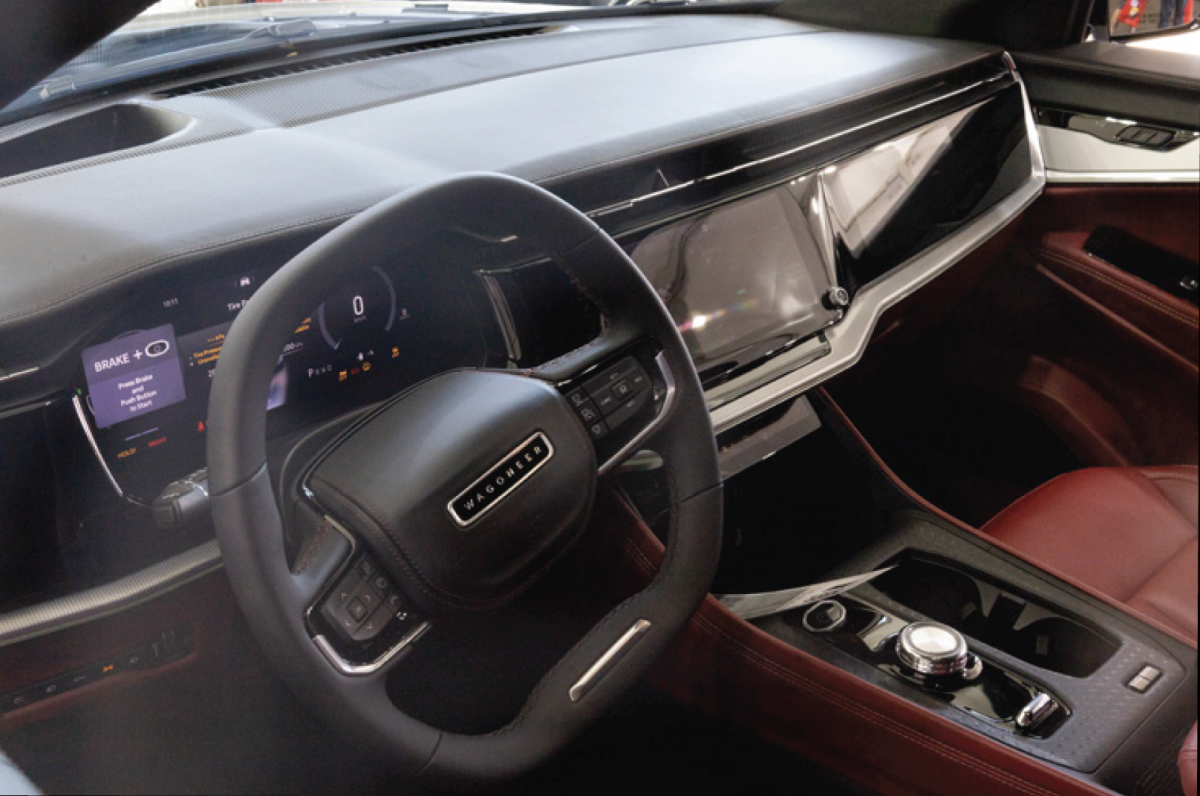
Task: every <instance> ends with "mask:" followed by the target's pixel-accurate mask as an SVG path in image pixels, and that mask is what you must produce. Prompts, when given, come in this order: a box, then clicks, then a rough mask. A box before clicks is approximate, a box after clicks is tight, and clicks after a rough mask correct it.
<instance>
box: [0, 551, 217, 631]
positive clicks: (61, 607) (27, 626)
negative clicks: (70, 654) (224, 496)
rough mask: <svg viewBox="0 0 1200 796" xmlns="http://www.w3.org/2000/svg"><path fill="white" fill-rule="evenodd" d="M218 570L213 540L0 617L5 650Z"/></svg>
mask: <svg viewBox="0 0 1200 796" xmlns="http://www.w3.org/2000/svg"><path fill="white" fill-rule="evenodd" d="M220 568H221V550H220V548H219V547H218V546H217V542H216V540H215V539H214V540H213V541H211V542H206V543H205V544H202V545H199V546H198V547H193V548H192V549H191V550H188V551H187V552H184V553H180V554H179V555H177V556H174V557H173V558H168V559H167V560H166V561H163V562H162V563H160V564H155V565H154V566H152V567H147V568H146V569H143V570H141V571H140V572H135V573H134V574H132V575H128V576H126V577H124V578H121V579H120V580H115V581H113V582H112V583H108V584H105V585H103V586H97V587H96V588H94V589H88V590H87V591H81V592H79V593H78V594H71V595H67V596H65V597H60V598H58V599H56V600H50V601H49V602H45V603H40V604H38V605H30V606H28V607H25V608H18V609H17V610H15V611H12V612H10V613H7V614H3V615H0V647H7V646H9V645H12V644H18V643H20V642H22V641H28V640H29V639H32V638H37V637H38V636H44V635H47V634H49V633H54V632H56V631H59V630H65V629H66V628H69V627H74V626H75V625H81V624H84V623H86V622H91V621H93V620H96V619H101V618H103V617H106V616H111V615H112V614H115V613H118V612H120V611H123V610H126V609H128V608H132V607H133V606H135V605H139V604H141V603H144V602H147V601H149V600H152V599H154V598H155V597H159V596H161V595H163V594H166V593H167V592H170V591H173V590H175V589H177V588H179V587H180V586H183V585H185V584H187V583H190V582H192V581H194V580H196V579H197V578H200V577H202V576H204V575H207V574H208V573H210V572H214V571H216V570H218V569H220Z"/></svg>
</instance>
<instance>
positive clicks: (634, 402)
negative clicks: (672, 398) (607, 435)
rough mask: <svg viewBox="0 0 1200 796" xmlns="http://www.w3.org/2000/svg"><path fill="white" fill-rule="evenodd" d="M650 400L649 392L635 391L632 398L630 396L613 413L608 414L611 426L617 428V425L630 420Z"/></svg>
mask: <svg viewBox="0 0 1200 796" xmlns="http://www.w3.org/2000/svg"><path fill="white" fill-rule="evenodd" d="M649 400H650V393H648V392H639V393H635V394H634V396H633V397H632V398H630V399H629V400H627V401H626V402H625V403H623V404H621V405H620V406H618V407H617V408H616V409H614V410H613V411H612V412H611V413H609V415H608V425H609V428H616V427H618V426H620V425H622V424H624V423H625V422H626V421H628V420H629V419H630V418H632V417H633V416H634V415H636V414H637V413H638V412H639V411H641V409H642V407H643V406H645V405H646V403H647V401H649Z"/></svg>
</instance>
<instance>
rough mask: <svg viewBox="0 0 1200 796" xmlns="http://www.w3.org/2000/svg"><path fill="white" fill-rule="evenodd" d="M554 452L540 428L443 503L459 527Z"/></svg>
mask: <svg viewBox="0 0 1200 796" xmlns="http://www.w3.org/2000/svg"><path fill="white" fill-rule="evenodd" d="M552 456H554V446H553V445H551V444H550V440H549V439H547V437H546V435H545V434H543V433H542V432H540V431H539V432H537V433H536V434H534V435H533V436H532V437H530V438H529V439H527V440H525V441H524V442H522V443H521V444H520V445H519V446H518V447H517V449H516V450H514V451H513V452H512V453H510V454H508V455H507V456H505V457H504V460H503V461H501V462H500V463H499V464H497V465H496V466H495V467H493V468H492V469H490V470H488V471H487V473H486V474H485V475H484V476H483V477H482V478H480V479H479V480H478V481H476V482H475V483H473V484H471V486H470V487H468V488H467V489H465V490H463V492H462V493H461V494H459V496H458V497H456V498H454V500H451V501H450V504H449V505H448V506H447V507H446V508H447V509H449V510H450V516H451V517H453V518H454V521H455V522H456V523H458V525H459V527H460V528H466V527H467V526H468V525H470V524H471V523H473V522H475V521H476V520H478V519H479V518H480V517H482V516H483V515H484V514H486V513H487V512H489V511H491V510H492V508H493V507H494V506H495V505H496V504H497V503H499V502H500V501H501V500H504V498H506V497H508V495H509V494H510V493H511V492H512V491H513V490H514V489H516V488H517V487H518V486H519V485H520V484H521V482H523V481H524V480H525V479H526V478H528V477H529V476H531V475H533V474H534V473H535V472H537V471H538V470H539V469H540V468H541V467H542V466H543V465H544V464H546V462H548V461H550V458H551V457H552Z"/></svg>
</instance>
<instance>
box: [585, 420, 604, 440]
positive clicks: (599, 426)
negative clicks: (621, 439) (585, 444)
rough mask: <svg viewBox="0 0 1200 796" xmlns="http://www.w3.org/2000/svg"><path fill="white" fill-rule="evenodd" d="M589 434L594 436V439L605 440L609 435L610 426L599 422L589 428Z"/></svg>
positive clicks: (601, 421)
mask: <svg viewBox="0 0 1200 796" xmlns="http://www.w3.org/2000/svg"><path fill="white" fill-rule="evenodd" d="M588 433H589V434H591V435H592V439H603V438H604V437H605V436H607V435H608V424H607V423H605V422H604V421H603V420H599V421H597V422H595V423H592V424H591V425H590V426H588Z"/></svg>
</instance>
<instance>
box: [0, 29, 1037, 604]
mask: <svg viewBox="0 0 1200 796" xmlns="http://www.w3.org/2000/svg"><path fill="white" fill-rule="evenodd" d="M367 50H369V48H364V50H363V52H362V53H343V54H341V55H339V56H338V57H337V58H332V59H330V60H329V61H328V62H324V61H321V60H320V59H317V60H314V61H312V62H310V63H304V64H299V65H296V66H295V67H294V68H292V67H288V68H286V69H272V70H263V72H262V73H261V74H256V73H253V72H251V73H240V74H238V75H237V79H236V80H234V81H232V82H225V81H224V80H223V79H222V78H221V76H217V77H216V78H211V79H210V78H202V79H196V78H190V79H181V80H179V81H178V82H177V83H174V84H170V85H163V86H156V87H152V88H148V89H137V90H134V91H132V92H131V93H130V94H128V95H117V96H112V97H107V98H104V99H103V100H102V101H101V102H99V103H98V104H97V105H95V106H84V107H79V108H73V109H67V110H64V111H61V112H58V113H56V114H47V115H46V116H44V117H38V118H37V119H36V120H34V121H31V122H29V123H19V124H17V125H15V126H13V127H11V128H6V129H0V160H4V159H5V155H6V152H5V150H6V148H8V149H12V151H14V152H15V151H18V150H20V151H24V150H25V149H28V147H30V146H34V145H38V144H39V143H45V144H46V145H47V147H46V149H47V151H61V156H60V157H59V159H58V160H55V159H54V158H49V159H44V160H42V161H39V163H38V164H37V167H36V168H32V169H29V170H26V171H13V170H11V169H9V170H6V171H3V172H0V239H3V240H4V241H5V245H6V254H5V257H4V258H3V259H0V282H2V283H3V284H4V285H5V289H4V290H3V291H0V444H3V446H4V451H5V453H6V456H5V461H4V462H3V464H2V466H0V518H18V519H17V520H16V521H12V522H7V523H5V525H6V527H8V528H16V527H36V528H44V529H49V530H47V532H45V533H43V534H42V535H40V536H37V537H36V538H34V537H30V536H22V537H21V538H20V539H18V540H17V541H13V540H11V539H0V543H3V544H8V545H10V547H11V549H17V548H18V547H19V548H21V549H23V550H25V551H26V552H27V553H28V555H29V556H31V557H32V559H31V560H37V559H38V557H41V559H42V560H43V561H44V562H49V561H57V560H59V559H61V558H62V554H63V551H66V550H70V549H71V548H72V545H77V544H80V541H81V540H83V541H85V542H88V543H92V542H94V541H95V540H96V539H98V538H103V537H106V535H109V536H113V537H118V538H120V539H121V540H122V541H121V545H122V549H126V548H135V549H136V550H139V551H140V550H143V549H144V550H161V549H163V548H162V546H161V545H160V544H159V542H158V541H155V542H153V543H149V542H146V541H145V540H146V539H149V538H150V534H151V533H152V531H147V532H146V533H145V535H143V536H139V535H138V534H139V533H140V531H138V530H136V529H137V528H139V527H142V526H146V527H148V528H151V529H152V523H150V521H149V519H148V517H147V512H145V506H146V504H147V503H149V502H150V501H152V500H153V499H154V498H155V496H157V495H158V494H159V493H160V492H161V491H162V490H163V489H164V487H166V486H167V485H168V484H170V483H171V482H172V481H175V480H177V479H180V478H183V477H185V476H187V475H189V474H191V473H194V472H195V471H197V470H198V469H200V468H203V466H204V453H205V440H206V426H205V424H206V422H207V418H206V407H207V398H208V389H209V382H210V379H211V377H212V374H213V372H214V368H215V366H216V363H217V361H218V360H219V357H220V351H221V346H222V343H223V339H224V335H225V333H226V332H227V330H228V329H229V326H230V324H231V323H232V322H233V319H234V318H235V317H236V315H237V313H238V312H239V311H240V310H241V309H242V308H243V307H244V306H245V305H246V303H247V302H252V301H253V300H254V294H255V291H256V290H258V289H259V288H260V287H261V286H262V285H263V284H264V283H265V282H266V281H267V280H268V279H269V278H270V277H271V275H272V274H273V273H275V271H277V270H278V269H279V268H281V267H283V266H284V264H285V263H287V262H288V261H289V260H290V259H291V258H292V257H293V256H295V255H296V254H297V253H298V252H300V251H301V250H303V249H304V248H305V247H306V246H308V245H310V244H312V243H313V242H314V241H316V240H317V239H319V238H320V236H321V235H322V234H324V233H325V232H328V231H329V230H331V229H333V228H335V227H336V226H337V225H338V224H340V223H342V222H344V221H345V220H346V219H348V218H351V217H353V216H354V215H355V214H356V213H358V212H360V211H361V210H363V209H365V208H367V207H370V206H371V205H373V204H375V203H376V202H378V201H381V200H383V199H385V198H387V197H389V196H392V195H394V194H396V193H397V192H399V191H402V190H405V189H409V188H412V187H414V186H416V185H419V184H421V183H423V182H426V181H428V180H431V179H436V178H438V177H441V176H446V175H450V174H456V173H461V172H464V171H473V170H485V171H497V172H503V173H509V174H513V175H515V176H519V177H522V178H525V179H527V180H530V181H532V182H535V183H538V184H540V185H541V186H543V187H545V188H546V189H548V190H550V191H551V192H553V193H555V194H557V195H558V196H559V197H561V198H563V199H564V200H566V201H568V202H570V203H571V204H573V205H574V206H575V207H577V208H579V209H580V210H581V211H583V212H585V213H586V214H587V215H588V216H590V217H591V218H592V219H593V220H594V221H595V222H596V223H597V224H598V225H599V226H600V227H601V228H603V229H604V230H605V231H606V232H607V233H608V234H610V235H611V236H613V238H614V239H615V240H616V241H617V242H618V243H619V244H620V245H621V246H622V247H623V248H624V249H625V251H626V252H627V253H628V254H629V255H630V257H631V258H632V259H633V261H634V262H635V263H636V264H637V265H638V266H639V267H640V268H641V270H642V271H643V273H644V274H645V275H646V277H647V278H648V280H649V281H650V282H651V284H652V285H653V286H654V287H655V289H656V290H657V291H658V294H659V296H660V297H661V298H662V299H663V301H664V303H665V304H666V306H667V308H668V309H669V311H670V312H671V314H672V316H673V317H674V319H675V321H676V324H677V326H678V328H679V329H680V331H681V333H682V335H683V337H684V341H685V343H686V344H687V345H688V348H689V350H690V352H691V354H692V357H693V359H694V361H695V363H696V366H697V369H698V371H699V373H700V375H701V379H702V383H703V385H704V387H705V389H706V394H707V399H708V404H709V408H710V413H711V416H712V420H713V426H714V431H715V432H717V433H724V432H729V431H731V430H735V429H737V428H738V427H739V426H741V425H742V424H746V425H747V426H749V425H752V424H751V423H750V422H749V421H753V420H755V419H756V418H758V417H760V416H761V415H763V413H764V412H767V411H769V410H772V409H775V408H777V407H781V406H783V405H785V404H786V403H787V402H789V401H794V400H796V399H798V398H799V397H800V396H802V395H803V393H804V391H805V390H807V389H809V388H811V387H812V386H813V385H815V384H819V383H820V382H821V381H822V380H823V379H826V378H829V377H830V376H832V375H834V374H835V373H838V372H840V371H841V370H844V369H845V368H847V367H850V366H851V365H853V363H854V362H855V361H856V360H857V358H858V357H859V356H861V354H862V351H863V348H864V347H865V345H866V344H867V341H868V340H869V337H870V333H871V330H872V329H873V327H874V324H875V322H876V321H877V320H878V318H879V316H880V315H881V313H882V312H883V311H884V310H886V309H887V308H888V307H889V306H890V305H891V304H893V303H895V302H896V301H899V300H900V299H901V298H903V297H904V296H906V295H908V294H910V293H911V292H913V291H915V290H917V289H919V288H920V287H921V286H922V285H924V284H926V283H927V282H929V281H931V280H932V279H934V278H936V277H937V276H938V275H939V274H940V273H942V272H944V271H945V270H946V269H947V268H949V267H951V266H952V265H953V264H954V262H956V261H957V260H958V259H959V258H961V257H962V256H963V255H965V254H966V253H967V252H969V251H970V250H971V249H972V248H973V247H974V246H977V245H979V243H981V242H982V241H983V240H985V239H986V238H987V237H988V236H989V235H991V234H992V233H994V232H995V231H997V230H998V229H999V228H1000V227H1001V226H1003V225H1004V224H1005V223H1007V222H1008V221H1010V220H1011V219H1012V218H1014V217H1015V216H1016V215H1017V214H1018V213H1019V212H1020V211H1021V210H1022V209H1024V207H1026V206H1027V205H1028V204H1029V203H1030V202H1032V201H1033V199H1034V198H1036V196H1037V195H1038V193H1039V192H1040V190H1041V186H1042V183H1043V181H1044V177H1043V174H1042V164H1041V160H1040V151H1039V150H1038V148H1037V145H1036V134H1035V133H1033V132H1032V130H1033V128H1032V117H1031V115H1030V113H1029V108H1028V103H1027V101H1026V100H1025V98H1024V92H1023V88H1022V86H1021V84H1020V82H1019V80H1018V78H1017V76H1016V75H1015V73H1014V72H1013V71H1012V69H1011V68H1010V62H1009V61H1007V60H1006V58H1005V57H1004V55H1003V53H1002V52H1001V51H999V50H998V49H995V48H991V47H987V46H979V45H966V44H957V43H950V42H939V41H933V40H918V39H902V38H883V37H876V36H866V35H860V34H850V33H843V32H838V31H831V30H826V29H821V28H815V27H812V26H807V25H802V24H798V23H794V22H788V21H785V20H780V19H773V18H769V17H765V16H758V15H730V16H724V15H717V14H712V15H677V16H672V15H665V16H643V17H636V18H632V17H631V18H611V19H588V20H576V21H575V22H573V23H572V24H571V25H546V24H537V25H530V24H523V25H512V26H497V27H496V29H495V30H494V31H489V32H488V33H487V35H477V34H472V35H470V36H466V37H462V36H459V37H457V38H456V37H455V36H453V35H449V36H442V37H440V38H435V39H431V40H430V41H425V42H417V43H416V44H414V45H413V46H412V47H408V46H405V47H399V48H392V49H389V50H387V51H386V52H384V53H382V54H380V53H377V52H373V51H372V52H368V51H367ZM464 52H469V53H470V54H471V57H470V58H465V59H464V58H462V57H461V56H462V54H463V53H464ZM451 67H453V68H451ZM582 86H586V87H588V90H587V91H581V90H580V87H582ZM614 108H620V109H621V112H619V113H617V112H614V111H613V109H614ZM126 123H129V124H131V125H132V127H133V129H136V130H137V131H138V135H141V136H143V137H142V138H136V137H135V138H136V140H130V139H129V137H128V136H126V137H124V138H122V139H121V142H114V143H113V144H112V146H111V147H109V148H107V149H106V148H105V147H104V146H101V145H99V144H98V143H97V144H96V145H95V146H90V147H89V149H88V150H87V151H86V152H75V153H73V152H72V151H71V150H70V147H62V148H61V149H60V150H53V148H52V147H50V146H49V145H50V144H52V143H53V142H55V141H58V140H61V130H62V129H67V128H68V127H69V128H70V129H71V130H76V131H77V130H79V129H80V128H81V127H82V128H86V127H87V125H95V126H96V133H97V134H96V136H95V138H94V141H93V143H95V142H98V141H101V140H106V139H104V137H103V135H101V132H102V131H103V130H106V129H110V128H111V127H112V126H113V125H119V124H126ZM60 128H61V129H60ZM56 136H57V138H56ZM118 138H120V137H118ZM5 162H12V159H11V158H9V159H8V160H5ZM419 232H422V231H419V230H417V231H414V234H413V236H412V243H411V245H407V246H402V247H401V248H400V250H397V251H395V252H389V253H386V254H384V255H383V256H381V259H380V261H379V262H377V263H373V264H372V265H373V266H374V267H373V268H372V269H371V270H369V271H367V272H366V275H365V276H363V277H361V278H357V279H354V280H352V281H348V282H347V283H346V284H344V285H343V286H341V288H340V289H339V290H338V291H337V292H336V293H335V294H334V295H330V296H328V297H327V298H326V299H325V300H324V301H323V302H322V303H321V304H320V305H319V306H315V307H312V308H310V309H309V310H308V311H307V312H306V313H305V314H303V315H301V316H299V317H297V318H295V319H294V323H295V327H294V328H295V332H294V334H293V336H292V338H291V340H290V341H289V342H288V344H287V346H286V347H285V348H284V350H283V351H281V352H280V356H279V359H278V361H277V363H276V365H275V369H274V371H273V374H272V389H271V394H270V400H269V412H268V435H269V436H270V437H273V438H282V437H286V436H288V435H293V434H302V433H304V432H305V430H306V429H309V428H312V427H313V426H314V425H315V424H318V423H320V422H322V421H325V420H328V419H330V418H333V417H337V416H339V415H341V414H344V413H346V412H350V411H353V410H355V409H358V408H362V407H367V406H371V405H373V404H375V403H377V402H379V401H381V400H384V399H386V398H387V397H388V396H391V395H393V394H396V393H398V392H400V391H402V390H404V389H406V388H407V387H409V386H412V385H414V384H417V383H419V382H420V381H421V380H422V379H425V378H427V377H429V376H432V375H434V374H437V373H440V372H444V371H446V370H451V369H455V368H499V369H526V368H532V367H537V366H538V365H540V364H542V363H546V362H549V361H551V360H553V359H554V358H556V357H558V356H561V355H563V354H565V353H567V352H569V351H571V350H573V349H575V348H578V347H579V346H581V345H584V344H586V343H587V342H588V341H590V340H592V339H594V338H595V337H596V336H597V334H598V333H599V332H600V330H601V329H602V328H603V325H604V323H605V318H604V308H603V307H599V306H597V305H596V304H595V303H594V302H592V301H591V300H589V299H588V297H587V296H585V295H582V294H581V292H580V291H579V289H578V288H577V287H576V286H575V285H574V284H573V283H572V282H571V281H570V280H569V279H568V278H567V277H566V275H565V273H564V272H563V271H562V270H561V269H559V268H558V267H557V265H556V264H555V263H554V262H552V261H550V260H547V259H546V258H545V256H544V254H543V253H540V252H536V251H531V250H529V249H527V248H525V247H524V245H523V243H522V242H521V241H520V240H513V239H511V236H510V235H509V234H508V233H507V232H506V231H505V230H500V229H498V230H496V232H495V234H494V235H488V236H482V237H480V236H478V235H476V236H474V237H472V236H467V235H457V234H450V235H447V236H445V237H444V238H439V239H436V240H435V239H430V238H429V237H428V236H423V235H419V234H417V233H419ZM13 450H22V451H26V455H25V456H24V457H22V459H21V461H20V462H19V463H18V462H17V461H16V460H15V459H14V458H12V457H9V456H8V455H7V453H8V451H13ZM37 484H40V485H43V486H44V485H45V484H54V492H55V494H56V495H57V498H56V500H55V501H52V502H50V503H47V502H46V501H38V500H36V499H34V498H33V497H32V496H31V495H32V487H33V485H37ZM97 518H102V519H100V520H97ZM99 526H103V527H104V529H105V530H97V528H98V527H99ZM5 533H8V534H12V533H13V532H11V531H6V532H5ZM3 535H4V534H0V536H3ZM154 538H155V539H158V538H159V537H154ZM133 539H139V540H141V541H137V542H130V541H129V540H133ZM202 539H203V537H202V536H201V537H199V538H197V537H181V538H179V539H178V540H176V541H174V542H170V543H169V544H167V543H164V544H165V549H168V550H174V551H175V552H179V551H180V550H183V549H186V548H187V545H189V544H194V543H196V542H197V541H202ZM172 544H174V545H175V547H174V548H172V547H171V545H172ZM22 545H23V546H24V547H21V546H22ZM156 555H157V554H156ZM206 555H208V554H206ZM212 555H215V551H214V552H213V553H212ZM163 557H164V556H162V555H157V558H156V557H155V556H152V555H150V554H149V553H147V554H146V555H140V554H139V555H134V556H133V557H132V558H128V560H126V558H122V561H123V563H121V564H119V565H117V566H114V567H109V568H105V567H103V566H101V567H95V568H94V567H92V566H91V564H88V565H87V566H82V569H83V570H86V572H84V573H82V574H80V573H77V572H74V571H73V567H74V566H75V565H73V564H71V563H68V564H67V565H66V567H65V568H66V569H67V572H66V574H65V576H64V577H60V575H57V574H56V575H54V576H53V577H52V578H51V582H50V583H49V584H45V583H42V584H34V585H29V584H27V583H22V582H21V578H20V577H18V576H19V574H20V573H17V574H16V575H14V576H13V578H14V579H13V580H10V581H8V582H9V583H11V584H13V585H11V586H6V589H8V591H7V592H6V593H5V594H4V595H0V598H2V599H0V602H4V603H5V604H8V605H25V604H30V603H33V602H36V600H37V599H40V597H41V596H43V595H44V594H46V593H47V592H49V593H63V592H70V591H71V590H73V589H77V588H79V587H80V586H81V585H89V584H94V583H97V582H105V581H106V580H111V579H112V578H113V577H116V576H121V575H126V574H128V573H130V572H132V571H135V570H136V569H137V567H138V566H141V565H144V564H146V563H147V560H149V561H150V562H153V561H156V560H161V559H162V558H163ZM210 557H211V556H210ZM80 558H81V559H82V558H88V559H89V561H95V560H96V559H97V557H96V556H94V555H91V554H90V553H88V554H86V555H83V556H80ZM113 558H121V557H120V556H114V557H113ZM11 560H17V559H16V558H13V559H11ZM206 560H207V559H206ZM0 569H3V567H0ZM45 569H47V570H48V571H56V572H57V571H59V570H61V569H62V567H59V566H58V565H48V566H47V567H45ZM9 574H11V573H9V572H7V571H0V575H3V576H5V577H7V576H8V575H9ZM60 574H61V573H60Z"/></svg>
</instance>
